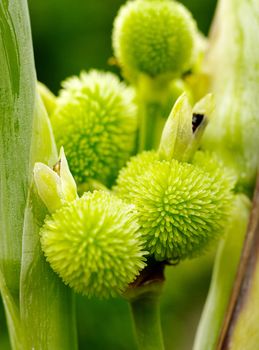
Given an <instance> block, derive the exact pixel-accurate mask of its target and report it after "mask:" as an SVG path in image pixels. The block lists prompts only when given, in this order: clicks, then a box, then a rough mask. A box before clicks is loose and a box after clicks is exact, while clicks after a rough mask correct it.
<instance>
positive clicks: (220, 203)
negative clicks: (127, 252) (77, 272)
mask: <svg viewBox="0 0 259 350" xmlns="http://www.w3.org/2000/svg"><path fill="white" fill-rule="evenodd" d="M148 154H149V157H150V163H148V162H147V163H146V162H145V161H143V158H144V159H147V157H148ZM154 158H155V156H154V153H152V152H146V153H144V154H140V155H139V156H137V157H134V158H133V160H132V161H131V162H129V164H128V166H127V168H126V169H123V170H122V171H121V173H120V175H119V178H118V182H117V186H116V187H115V191H116V193H117V194H118V195H119V196H120V197H121V198H123V199H124V200H126V201H127V202H129V203H134V204H135V206H136V209H137V218H138V221H139V223H140V225H141V232H142V234H143V239H145V240H146V249H147V250H148V251H149V252H150V253H151V254H154V256H155V258H156V259H157V260H167V259H169V260H170V259H173V260H174V259H179V260H180V259H184V258H187V257H193V256H195V255H198V254H199V253H200V252H201V251H202V250H204V248H205V247H206V246H207V245H208V243H209V242H211V241H212V240H214V239H215V238H216V237H217V236H218V235H219V234H220V233H222V231H223V228H224V225H225V223H226V220H227V216H228V213H229V210H230V207H231V199H232V194H231V189H232V186H233V182H232V181H231V180H230V179H229V177H225V176H224V172H223V171H222V170H221V169H219V170H218V171H215V174H212V173H211V172H207V171H206V170H205V169H204V168H200V167H198V166H195V165H192V164H188V163H180V162H178V161H177V160H172V161H160V160H156V159H154ZM152 159H153V160H152ZM141 165H142V171H141V173H142V174H141V175H140V166H141ZM136 173H137V174H138V176H136Z"/></svg>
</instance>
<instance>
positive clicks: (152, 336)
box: [130, 293, 164, 350]
mask: <svg viewBox="0 0 259 350" xmlns="http://www.w3.org/2000/svg"><path fill="white" fill-rule="evenodd" d="M130 306H131V311H132V317H133V321H134V325H135V333H136V338H137V343H138V346H139V349H140V350H163V349H164V346H163V340H162V331H161V324H160V307H159V296H158V295H156V294H155V293H147V294H145V295H142V296H141V297H139V298H137V299H135V300H133V301H131V303H130Z"/></svg>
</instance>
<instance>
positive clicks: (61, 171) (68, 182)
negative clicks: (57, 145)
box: [33, 148, 77, 213]
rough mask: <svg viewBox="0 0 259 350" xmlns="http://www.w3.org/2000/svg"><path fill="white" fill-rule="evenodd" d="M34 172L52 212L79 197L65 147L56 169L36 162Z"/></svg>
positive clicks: (38, 185)
mask: <svg viewBox="0 0 259 350" xmlns="http://www.w3.org/2000/svg"><path fill="white" fill-rule="evenodd" d="M33 172H34V181H35V184H36V188H37V191H38V194H39V196H40V198H41V200H42V201H43V203H44V204H45V205H46V207H47V208H48V210H49V212H50V213H53V212H54V211H56V210H57V209H59V208H60V207H61V206H62V205H63V204H64V203H66V202H69V201H73V200H74V199H76V198H77V189H76V183H75V180H74V178H73V176H72V174H71V173H70V170H69V167H68V163H67V160H66V156H65V153H64V150H63V148H61V150H60V157H59V161H58V163H57V164H56V165H55V167H54V170H53V169H51V168H50V167H48V166H47V165H46V164H43V163H36V164H35V166H34V170H33Z"/></svg>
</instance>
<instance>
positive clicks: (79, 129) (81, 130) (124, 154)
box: [51, 70, 137, 186]
mask: <svg viewBox="0 0 259 350" xmlns="http://www.w3.org/2000/svg"><path fill="white" fill-rule="evenodd" d="M57 103H58V107H57V108H56V110H55V112H54V114H53V115H52V117H51V121H52V125H53V129H54V134H55V137H56V141H57V144H58V146H59V147H61V146H64V148H65V150H66V155H67V159H68V162H69V166H70V169H71V171H72V173H73V175H74V177H75V179H76V181H77V183H78V184H82V183H85V182H87V181H88V180H89V179H96V180H99V181H101V182H103V183H104V184H105V185H108V186H109V185H110V184H111V183H112V182H113V181H114V179H115V178H116V176H117V173H118V170H119V169H120V168H121V167H122V166H123V165H124V164H125V162H126V160H127V159H128V158H129V156H130V155H131V154H132V151H133V150H134V148H135V137H136V128H137V110H136V106H135V103H134V92H133V90H132V89H131V88H129V87H127V86H126V85H125V84H124V83H122V82H120V81H119V79H118V78H117V77H116V76H115V75H114V74H112V73H102V72H98V71H94V70H93V71H90V72H89V73H85V72H83V73H81V74H80V76H79V77H72V78H69V79H68V80H66V81H65V82H64V83H63V90H61V93H60V96H59V98H58V100H57Z"/></svg>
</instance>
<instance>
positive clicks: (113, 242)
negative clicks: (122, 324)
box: [41, 191, 145, 297]
mask: <svg viewBox="0 0 259 350" xmlns="http://www.w3.org/2000/svg"><path fill="white" fill-rule="evenodd" d="M41 245H42V249H43V251H44V253H45V255H46V258H47V260H48V261H49V263H50V265H51V267H52V268H53V270H54V271H55V272H56V273H58V274H59V275H60V277H61V278H62V279H63V281H64V283H65V284H68V285H69V286H70V287H72V288H73V289H74V290H75V291H76V292H78V293H82V294H84V295H87V296H89V297H91V296H93V295H94V296H98V297H109V296H114V295H116V294H119V293H121V292H122V291H124V289H125V288H126V287H127V286H128V284H129V283H131V282H132V281H133V280H134V279H135V278H136V276H137V275H138V274H139V271H140V270H142V269H143V268H144V266H145V263H144V260H145V258H144V255H145V252H144V251H143V250H142V248H143V247H142V245H143V243H142V240H141V237H140V234H139V225H138V223H137V222H136V220H135V218H134V213H133V207H132V206H131V205H127V204H125V203H123V202H122V201H121V200H120V199H118V198H116V197H115V196H113V195H111V194H109V193H108V192H102V191H100V192H98V191H95V192H93V193H86V194H85V195H84V196H83V197H81V198H80V199H77V200H75V201H73V202H71V203H69V204H67V205H65V206H63V207H62V208H61V209H59V210H57V211H56V212H55V213H54V214H53V215H52V216H51V217H48V218H47V219H46V220H45V224H44V226H43V227H42V229H41Z"/></svg>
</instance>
